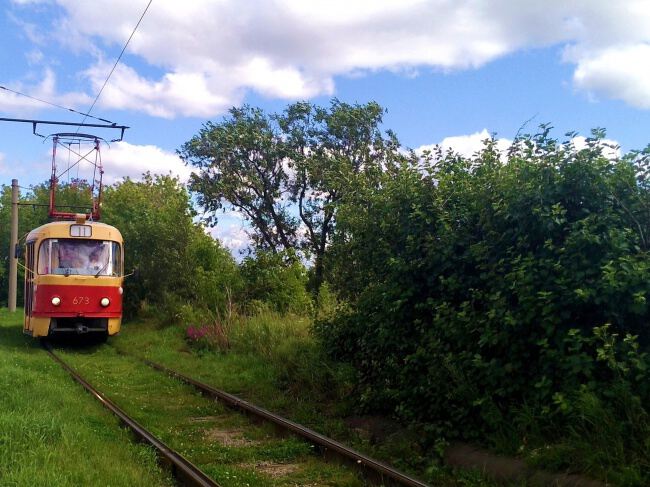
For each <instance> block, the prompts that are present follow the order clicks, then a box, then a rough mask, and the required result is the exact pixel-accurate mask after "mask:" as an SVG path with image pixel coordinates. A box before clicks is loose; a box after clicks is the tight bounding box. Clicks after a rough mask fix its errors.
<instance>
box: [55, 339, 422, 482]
mask: <svg viewBox="0 0 650 487" xmlns="http://www.w3.org/2000/svg"><path fill="white" fill-rule="evenodd" d="M43 343H44V348H45V349H46V351H47V352H48V353H49V354H50V355H51V356H52V358H53V359H54V360H55V361H56V362H58V363H59V364H60V365H61V366H62V367H63V368H64V369H65V370H66V371H67V372H68V373H69V374H70V375H71V376H72V377H73V378H74V380H75V381H77V382H78V383H79V384H81V385H82V386H83V387H84V388H85V389H86V390H87V391H88V392H89V393H90V394H91V395H93V396H94V397H95V398H97V399H98V400H99V401H100V402H101V403H102V404H103V405H104V406H105V407H106V408H108V409H109V410H110V411H111V412H113V414H115V415H116V416H117V417H118V418H119V419H120V421H121V422H122V423H123V424H124V425H125V426H127V427H128V428H129V429H130V430H131V431H133V433H134V434H135V435H136V437H137V438H138V439H140V440H141V441H144V442H146V443H148V444H150V445H151V446H152V447H153V448H154V449H155V450H156V451H157V452H158V455H159V458H160V461H161V463H162V464H164V465H167V466H169V467H171V471H172V473H173V475H174V476H175V477H176V478H177V479H178V480H179V482H180V483H182V484H183V485H192V486H194V485H197V486H218V485H219V484H218V483H216V482H215V481H214V480H213V479H212V478H210V477H209V476H208V475H206V474H205V473H204V472H202V471H201V470H200V469H199V468H198V467H197V466H195V465H194V464H192V463H191V462H190V461H189V460H187V459H186V458H184V457H183V456H182V455H181V454H179V453H178V452H176V451H174V450H173V449H172V448H170V447H169V446H167V445H165V444H164V443H163V442H162V441H161V440H160V439H158V438H156V437H155V436H154V435H153V434H152V433H150V432H148V431H147V430H146V429H145V428H144V427H143V426H142V425H140V424H138V423H137V422H136V421H135V420H134V419H132V418H130V417H129V415H128V414H127V413H126V412H125V411H123V410H122V409H120V408H119V407H118V406H117V405H116V404H115V403H113V402H112V401H111V400H110V399H108V398H107V397H106V396H105V395H104V394H102V393H101V392H100V391H98V390H97V389H96V388H95V387H93V386H92V385H91V384H90V383H89V382H88V381H87V380H85V379H84V378H83V377H81V376H80V375H79V373H78V372H77V371H76V370H74V369H73V368H72V367H71V366H70V365H68V364H67V363H65V361H64V360H63V359H62V358H61V357H60V356H58V355H57V354H56V353H55V352H54V350H53V349H52V347H51V345H50V344H49V343H47V342H43ZM121 355H125V356H128V357H131V358H135V359H137V360H140V361H141V362H143V363H145V364H147V365H148V366H149V367H151V368H152V369H155V370H157V371H159V372H162V373H164V374H166V375H168V376H170V377H172V378H174V379H176V380H179V381H181V382H182V383H184V384H186V385H189V386H191V387H193V388H194V389H195V390H197V391H198V392H200V393H201V394H202V395H204V396H207V397H209V398H211V399H212V400H214V401H216V402H219V403H221V404H223V405H225V406H227V407H229V408H231V409H235V410H237V411H239V412H241V413H244V414H246V415H247V416H249V417H251V418H254V419H256V420H259V421H263V422H266V423H270V424H272V425H273V426H274V427H275V428H276V429H279V430H281V431H284V432H288V433H290V434H292V435H295V436H297V437H299V438H301V439H304V440H305V441H307V442H308V443H310V444H312V445H314V446H316V447H317V448H318V449H319V450H320V451H321V452H322V453H323V454H324V455H325V456H328V457H329V456H335V457H337V458H338V459H341V460H343V461H344V462H345V463H347V464H348V465H351V466H352V467H353V468H355V469H357V470H358V471H360V473H361V474H362V476H363V477H364V478H365V479H366V480H367V481H368V483H370V484H372V485H399V486H407V487H427V484H425V483H423V482H422V481H420V480H417V479H415V478H413V477H410V476H408V475H406V474H404V473H402V472H399V471H398V470H396V469H394V468H392V467H391V466H389V465H387V464H385V463H383V462H379V461H377V460H374V459H372V458H370V457H368V456H367V455H364V454H363V453H360V452H358V451H355V450H353V449H351V448H349V447H347V446H346V445H343V444H342V443H339V442H337V441H334V440H332V439H330V438H327V437H325V436H323V435H321V434H319V433H317V432H315V431H313V430H311V429H309V428H306V427H304V426H302V425H300V424H297V423H295V422H293V421H290V420H288V419H286V418H282V417H281V416H278V415H276V414H274V413H272V412H270V411H268V410H265V409H263V408H260V407H258V406H256V405H254V404H252V403H250V402H248V401H245V400H243V399H240V398H238V397H237V396H234V395H232V394H229V393H227V392H224V391H221V390H219V389H216V388H214V387H212V386H210V385H208V384H204V383H202V382H199V381H197V380H195V379H193V378H191V377H188V376H186V375H184V374H181V373H179V372H176V371H174V370H171V369H169V368H167V367H164V366H162V365H160V364H157V363H154V362H152V361H149V360H145V359H141V358H139V357H133V356H131V355H128V354H124V353H121Z"/></svg>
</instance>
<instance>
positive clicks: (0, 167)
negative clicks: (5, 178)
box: [0, 152, 9, 174]
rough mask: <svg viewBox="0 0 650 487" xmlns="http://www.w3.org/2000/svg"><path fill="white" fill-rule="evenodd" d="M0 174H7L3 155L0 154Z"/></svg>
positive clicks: (7, 170)
mask: <svg viewBox="0 0 650 487" xmlns="http://www.w3.org/2000/svg"><path fill="white" fill-rule="evenodd" d="M0 174H9V167H7V164H6V163H5V155H4V154H3V153H2V152H0Z"/></svg>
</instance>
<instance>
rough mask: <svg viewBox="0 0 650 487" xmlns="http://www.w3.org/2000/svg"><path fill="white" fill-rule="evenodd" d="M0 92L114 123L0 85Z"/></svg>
mask: <svg viewBox="0 0 650 487" xmlns="http://www.w3.org/2000/svg"><path fill="white" fill-rule="evenodd" d="M0 90H5V91H9V92H11V93H14V94H16V95H19V96H24V97H25V98H29V99H31V100H35V101H38V102H41V103H45V104H46V105H50V106H53V107H56V108H61V109H62V110H66V111H68V112H72V113H78V114H79V115H84V116H85V117H90V118H94V119H95V120H99V121H101V122H106V123H111V124H115V122H111V121H110V120H106V119H105V118H101V117H95V116H93V115H91V114H90V113H83V112H80V111H78V110H75V109H74V108H69V107H64V106H63V105H59V104H57V103H52V102H51V101H47V100H43V99H41V98H37V97H35V96H32V95H28V94H26V93H21V92H20V91H17V90H12V89H11V88H7V87H6V86H2V85H0ZM84 120H85V119H84Z"/></svg>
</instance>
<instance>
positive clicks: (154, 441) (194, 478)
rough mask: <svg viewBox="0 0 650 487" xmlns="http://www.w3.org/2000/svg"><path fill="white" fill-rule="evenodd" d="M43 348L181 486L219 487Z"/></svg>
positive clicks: (44, 344) (46, 348)
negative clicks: (153, 454)
mask: <svg viewBox="0 0 650 487" xmlns="http://www.w3.org/2000/svg"><path fill="white" fill-rule="evenodd" d="M43 347H44V348H45V350H46V351H47V352H48V353H49V354H50V356H51V357H52V358H53V359H54V360H55V361H56V362H58V363H59V364H60V365H61V367H63V368H64V369H65V370H66V371H67V372H68V373H69V374H70V375H71V376H72V378H73V379H74V380H76V381H77V382H78V383H79V384H81V385H82V386H83V387H84V388H85V389H86V390H87V391H88V392H90V394H91V395H93V396H95V398H96V399H97V400H98V401H100V402H101V403H102V404H103V405H104V406H105V407H106V408H107V409H109V410H110V411H111V412H112V413H113V414H114V415H115V416H117V417H118V418H119V419H120V421H121V422H122V423H123V424H124V425H125V426H127V427H128V428H129V429H130V430H131V431H132V432H133V433H134V434H135V435H136V436H137V437H138V438H139V439H140V440H142V441H145V442H146V443H148V444H149V445H151V446H153V447H154V448H155V449H156V450H157V451H158V454H159V458H160V459H161V460H162V463H164V464H167V465H169V466H171V470H172V474H173V475H174V476H175V477H176V478H177V479H178V480H179V481H181V482H182V484H183V485H191V486H200V487H220V486H219V484H217V483H216V482H215V481H214V480H212V479H211V478H210V477H208V476H207V475H206V474H205V473H203V472H202V471H201V470H200V469H199V468H198V467H197V466H196V465H194V464H193V463H192V462H190V461H189V460H187V459H186V458H185V457H183V456H182V455H181V454H179V453H177V452H176V451H174V450H172V449H171V448H170V447H168V446H167V445H165V444H164V443H163V442H162V441H161V440H159V439H158V438H156V437H155V436H154V435H153V434H151V433H150V432H149V431H147V430H146V429H145V428H144V427H143V426H141V425H140V424H139V423H138V422H136V421H135V420H134V419H132V418H131V417H129V415H128V414H126V413H125V412H124V411H123V410H122V409H120V408H119V407H118V406H117V405H116V404H115V403H113V402H112V401H111V400H110V399H108V398H107V397H106V396H104V395H103V394H102V393H101V392H99V391H98V390H97V389H95V388H94V387H93V386H92V385H91V384H90V383H88V382H87V381H86V380H85V379H84V378H83V377H81V376H80V375H79V374H78V373H77V372H76V371H75V370H74V369H73V368H72V367H70V366H69V365H68V364H67V363H65V362H64V361H63V360H62V359H61V358H60V357H59V356H58V355H56V354H55V353H54V351H53V350H52V346H51V345H50V344H49V343H47V342H45V341H43Z"/></svg>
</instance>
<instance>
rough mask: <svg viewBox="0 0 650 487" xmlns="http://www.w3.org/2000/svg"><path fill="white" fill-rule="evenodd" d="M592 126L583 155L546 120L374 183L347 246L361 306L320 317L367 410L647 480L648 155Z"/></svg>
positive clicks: (345, 289)
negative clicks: (605, 142) (502, 147)
mask: <svg viewBox="0 0 650 487" xmlns="http://www.w3.org/2000/svg"><path fill="white" fill-rule="evenodd" d="M593 135H594V136H593V137H592V138H590V139H588V141H587V142H588V144H587V147H586V148H585V149H582V150H577V149H576V148H575V147H574V146H573V145H572V143H571V142H570V141H568V142H566V143H562V144H560V143H558V142H557V141H556V140H554V139H553V138H551V137H550V135H549V132H548V129H546V128H545V129H544V130H543V131H542V132H541V133H539V134H536V135H533V136H526V137H522V138H521V139H519V140H518V141H516V143H515V144H514V145H513V147H512V148H511V150H510V151H509V153H508V154H507V155H505V156H502V155H501V154H499V152H498V151H497V150H496V148H495V144H494V141H487V142H486V146H485V148H484V149H483V150H482V151H481V152H480V153H479V154H476V155H475V156H474V157H472V158H463V157H459V156H457V155H455V154H452V153H447V154H443V153H440V152H438V153H433V154H428V155H426V157H425V158H424V159H423V160H422V159H421V160H416V159H413V160H412V161H408V162H406V163H404V164H402V165H400V166H397V167H393V168H391V170H389V171H387V172H386V173H385V174H384V176H383V177H382V178H381V179H380V180H379V182H378V183H377V182H374V181H371V182H370V183H366V182H363V183H365V184H361V183H360V184H358V185H357V186H358V187H359V188H361V189H360V190H359V192H358V193H357V195H358V197H357V198H355V199H350V200H348V201H346V203H345V205H343V206H341V208H340V210H339V217H338V220H337V235H336V241H335V244H334V247H333V249H332V252H333V254H334V255H335V256H336V257H335V259H336V260H335V262H336V263H335V264H334V271H333V274H334V275H335V279H336V280H335V282H336V287H337V289H339V290H340V292H341V293H342V295H344V296H345V297H346V298H347V303H346V305H345V306H344V307H342V308H341V310H340V312H339V313H338V314H337V315H336V316H335V317H333V318H331V319H329V320H326V321H323V322H321V323H320V324H319V326H318V330H319V335H320V337H321V338H322V340H323V343H324V344H325V347H326V348H327V350H328V351H329V353H330V354H331V355H333V356H336V357H339V358H341V359H344V360H348V361H350V362H351V363H353V364H354V365H355V367H356V368H357V369H358V370H359V371H360V374H361V382H362V385H363V393H362V399H363V402H364V403H365V404H366V407H367V408H369V409H374V410H376V409H381V410H383V411H386V412H389V413H395V414H397V415H398V416H399V417H401V418H402V419H404V420H405V421H408V422H421V423H423V424H424V425H425V431H428V433H429V438H430V440H431V441H435V439H436V438H437V437H439V436H457V437H458V436H460V437H465V438H470V439H480V438H485V437H486V435H487V437H492V438H495V437H499V436H501V438H503V435H506V436H508V437H509V438H508V440H507V442H506V443H505V446H507V447H508V448H509V449H510V450H511V451H512V450H516V449H517V447H520V451H527V450H528V449H533V454H535V455H537V456H538V457H539V456H540V455H539V451H540V448H542V450H543V447H544V446H545V445H548V442H559V443H562V449H563V452H562V454H561V455H558V454H557V453H554V454H555V455H557V457H558V458H562V462H560V463H561V465H554V466H561V467H573V468H579V469H580V470H583V471H588V472H592V473H594V474H597V475H599V476H605V475H608V474H607V473H606V472H607V471H609V477H610V479H611V480H614V481H615V483H617V484H628V483H629V484H636V485H640V484H643V483H645V482H647V480H648V478H649V477H648V475H649V472H650V469H649V467H650V450H649V447H650V444H648V440H647V438H648V427H649V426H650V423H649V422H648V418H647V412H646V410H645V408H644V406H643V405H644V404H646V403H647V401H648V399H650V397H649V396H648V393H649V392H650V390H649V389H648V381H647V379H648V377H647V371H648V365H649V362H648V354H647V352H646V350H647V344H648V339H649V338H650V334H649V333H648V328H647V321H648V316H649V310H648V307H647V303H646V299H647V297H648V292H649V291H650V284H649V283H650V274H649V267H648V254H647V251H648V246H647V237H646V235H647V234H648V228H649V227H650V219H649V218H648V216H649V215H650V213H649V210H650V191H649V189H650V188H649V187H648V185H647V183H646V181H645V175H646V164H647V154H630V155H628V156H626V157H624V158H622V159H616V160H611V159H609V158H606V157H604V155H603V152H602V141H601V139H602V136H603V135H604V134H602V133H601V132H598V131H597V132H595V133H594V134H593ZM601 421H602V423H601ZM596 425H597V426H596ZM605 425H607V426H605ZM567 432H570V433H569V434H568V435H567ZM583 435H584V436H583ZM567 436H568V437H570V438H573V440H576V439H577V438H579V437H581V438H583V439H582V440H581V441H579V442H574V441H571V440H567ZM596 437H598V438H596ZM584 438H589V440H590V442H589V443H586V442H585V441H584ZM483 441H485V440H483ZM501 444H502V446H504V443H503V442H502V443H501ZM594 445H600V446H601V447H602V449H597V450H595V451H594V450H593V448H594ZM553 451H555V452H557V449H553ZM578 457H580V460H577V458H578Z"/></svg>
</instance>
